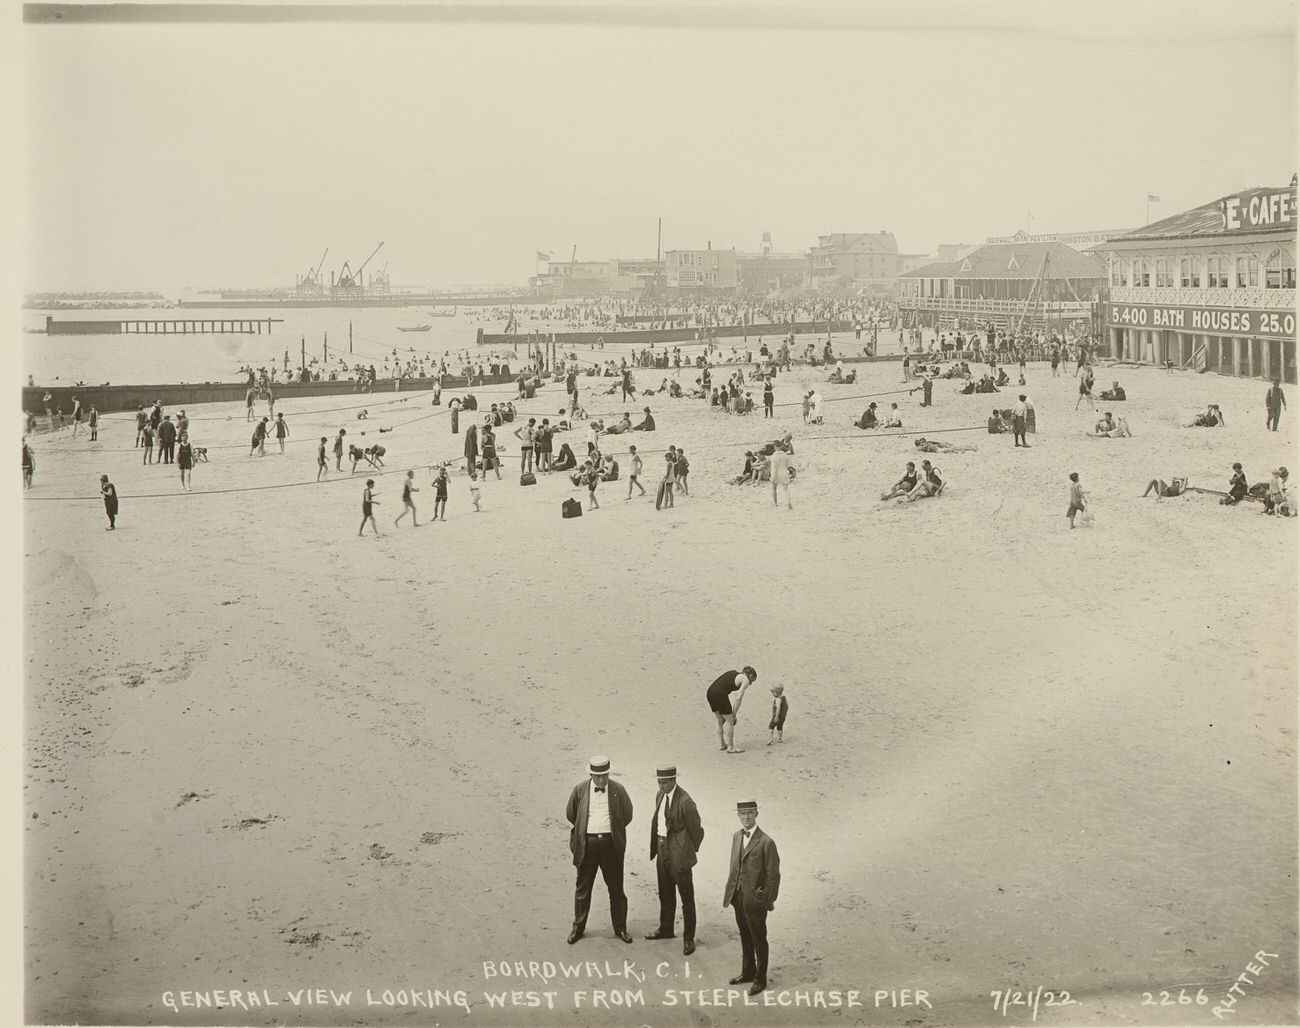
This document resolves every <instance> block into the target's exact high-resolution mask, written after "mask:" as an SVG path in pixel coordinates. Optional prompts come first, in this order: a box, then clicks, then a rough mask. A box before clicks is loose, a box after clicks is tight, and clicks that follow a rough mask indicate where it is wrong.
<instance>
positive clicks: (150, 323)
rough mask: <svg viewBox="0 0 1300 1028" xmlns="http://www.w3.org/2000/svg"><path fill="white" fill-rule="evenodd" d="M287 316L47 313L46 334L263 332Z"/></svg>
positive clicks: (268, 331)
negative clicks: (61, 316) (99, 317)
mask: <svg viewBox="0 0 1300 1028" xmlns="http://www.w3.org/2000/svg"><path fill="white" fill-rule="evenodd" d="M283 321H284V318H252V319H250V318H215V319H214V318H125V319H122V318H114V319H113V320H112V321H90V320H86V319H81V318H78V319H75V320H72V321H55V320H54V319H53V318H52V317H50V316H49V315H48V314H47V315H46V316H45V334H46V335H50V336H116V335H230V334H238V335H250V336H251V335H259V336H260V335H261V334H262V329H263V327H265V329H266V334H267V335H270V334H271V326H272V325H274V324H278V323H281V322H283Z"/></svg>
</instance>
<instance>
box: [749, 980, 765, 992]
mask: <svg viewBox="0 0 1300 1028" xmlns="http://www.w3.org/2000/svg"><path fill="white" fill-rule="evenodd" d="M766 988H767V982H765V981H763V979H762V978H759V979H758V980H757V981H755V982H754V984H753V985H751V986H750V987H749V994H750V995H751V996H757V995H758V994H759V993H760V992H762V991H763V990H764V989H766Z"/></svg>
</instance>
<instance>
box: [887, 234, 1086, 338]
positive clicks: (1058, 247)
mask: <svg viewBox="0 0 1300 1028" xmlns="http://www.w3.org/2000/svg"><path fill="white" fill-rule="evenodd" d="M1105 288H1106V264H1105V262H1104V261H1103V260H1101V259H1100V258H1099V257H1096V256H1093V255H1090V254H1082V253H1079V252H1078V251H1077V250H1075V249H1073V248H1072V247H1070V246H1067V245H1066V244H1065V243H1063V242H1059V241H1051V242H1030V241H1025V242H1013V243H996V244H991V245H986V246H981V247H979V248H978V249H975V250H973V251H972V252H970V253H968V254H967V255H966V256H965V257H962V258H961V259H959V260H952V261H941V262H936V263H934V264H927V265H925V266H924V267H920V268H916V269H915V270H913V271H908V272H905V273H903V274H902V275H900V276H899V278H898V305H899V309H900V311H901V312H902V315H903V320H904V323H905V324H907V325H911V326H926V327H929V328H945V329H951V328H962V329H967V330H969V329H982V328H984V327H985V326H986V325H989V324H992V325H994V326H996V327H999V328H1013V329H1014V328H1016V327H1018V326H1022V327H1025V328H1035V329H1040V330H1054V331H1063V330H1065V329H1067V328H1068V327H1071V326H1072V327H1074V328H1075V329H1079V330H1084V331H1089V332H1091V330H1092V327H1093V324H1094V319H1095V318H1096V316H1097V313H1098V305H1099V302H1100V300H1101V299H1102V295H1103V292H1104V291H1105Z"/></svg>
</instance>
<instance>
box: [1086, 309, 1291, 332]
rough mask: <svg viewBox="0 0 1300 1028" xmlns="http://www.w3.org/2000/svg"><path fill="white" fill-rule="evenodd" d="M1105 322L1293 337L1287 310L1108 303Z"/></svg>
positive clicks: (1130, 325)
mask: <svg viewBox="0 0 1300 1028" xmlns="http://www.w3.org/2000/svg"><path fill="white" fill-rule="evenodd" d="M1106 323H1107V324H1108V325H1114V326H1115V327H1117V328H1139V329H1141V328H1149V329H1163V328H1167V329H1173V330H1175V331H1178V332H1203V333H1205V334H1207V335H1220V336H1254V337H1257V338H1258V337H1261V336H1264V337H1271V338H1274V339H1294V338H1295V313H1294V312H1293V311H1289V310H1272V311H1266V310H1242V309H1241V308H1232V309H1225V308H1222V307H1187V306H1175V305H1170V304H1145V303H1108V304H1107V305H1106Z"/></svg>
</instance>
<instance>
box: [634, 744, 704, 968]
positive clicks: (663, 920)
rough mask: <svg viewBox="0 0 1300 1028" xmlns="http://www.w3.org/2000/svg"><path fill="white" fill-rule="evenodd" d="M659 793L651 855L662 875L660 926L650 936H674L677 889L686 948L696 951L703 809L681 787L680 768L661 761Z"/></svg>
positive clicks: (653, 822)
mask: <svg viewBox="0 0 1300 1028" xmlns="http://www.w3.org/2000/svg"><path fill="white" fill-rule="evenodd" d="M656 777H657V778H658V780H659V795H658V797H657V798H656V800H655V814H654V818H653V819H652V820H651V822H650V859H651V860H653V861H654V862H655V871H656V873H657V874H658V877H659V928H658V929H657V930H656V931H653V932H651V933H650V934H649V935H647V936H646V938H647V939H671V938H673V937H674V936H673V921H674V920H675V919H676V917H677V893H678V892H680V893H681V894H682V952H683V953H684V954H685V955H686V956H688V957H689V956H690V955H691V954H692V953H694V952H695V883H694V881H693V880H692V878H691V868H692V867H694V866H695V854H696V852H697V851H698V850H699V848H700V843H702V842H703V841H704V828H703V827H702V826H701V825H700V812H699V811H698V810H696V809H695V801H694V800H693V799H691V797H690V794H689V793H687V791H686V790H685V789H679V788H678V787H677V768H676V767H675V766H674V765H671V764H660V765H659V768H658V770H657V771H656Z"/></svg>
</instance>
